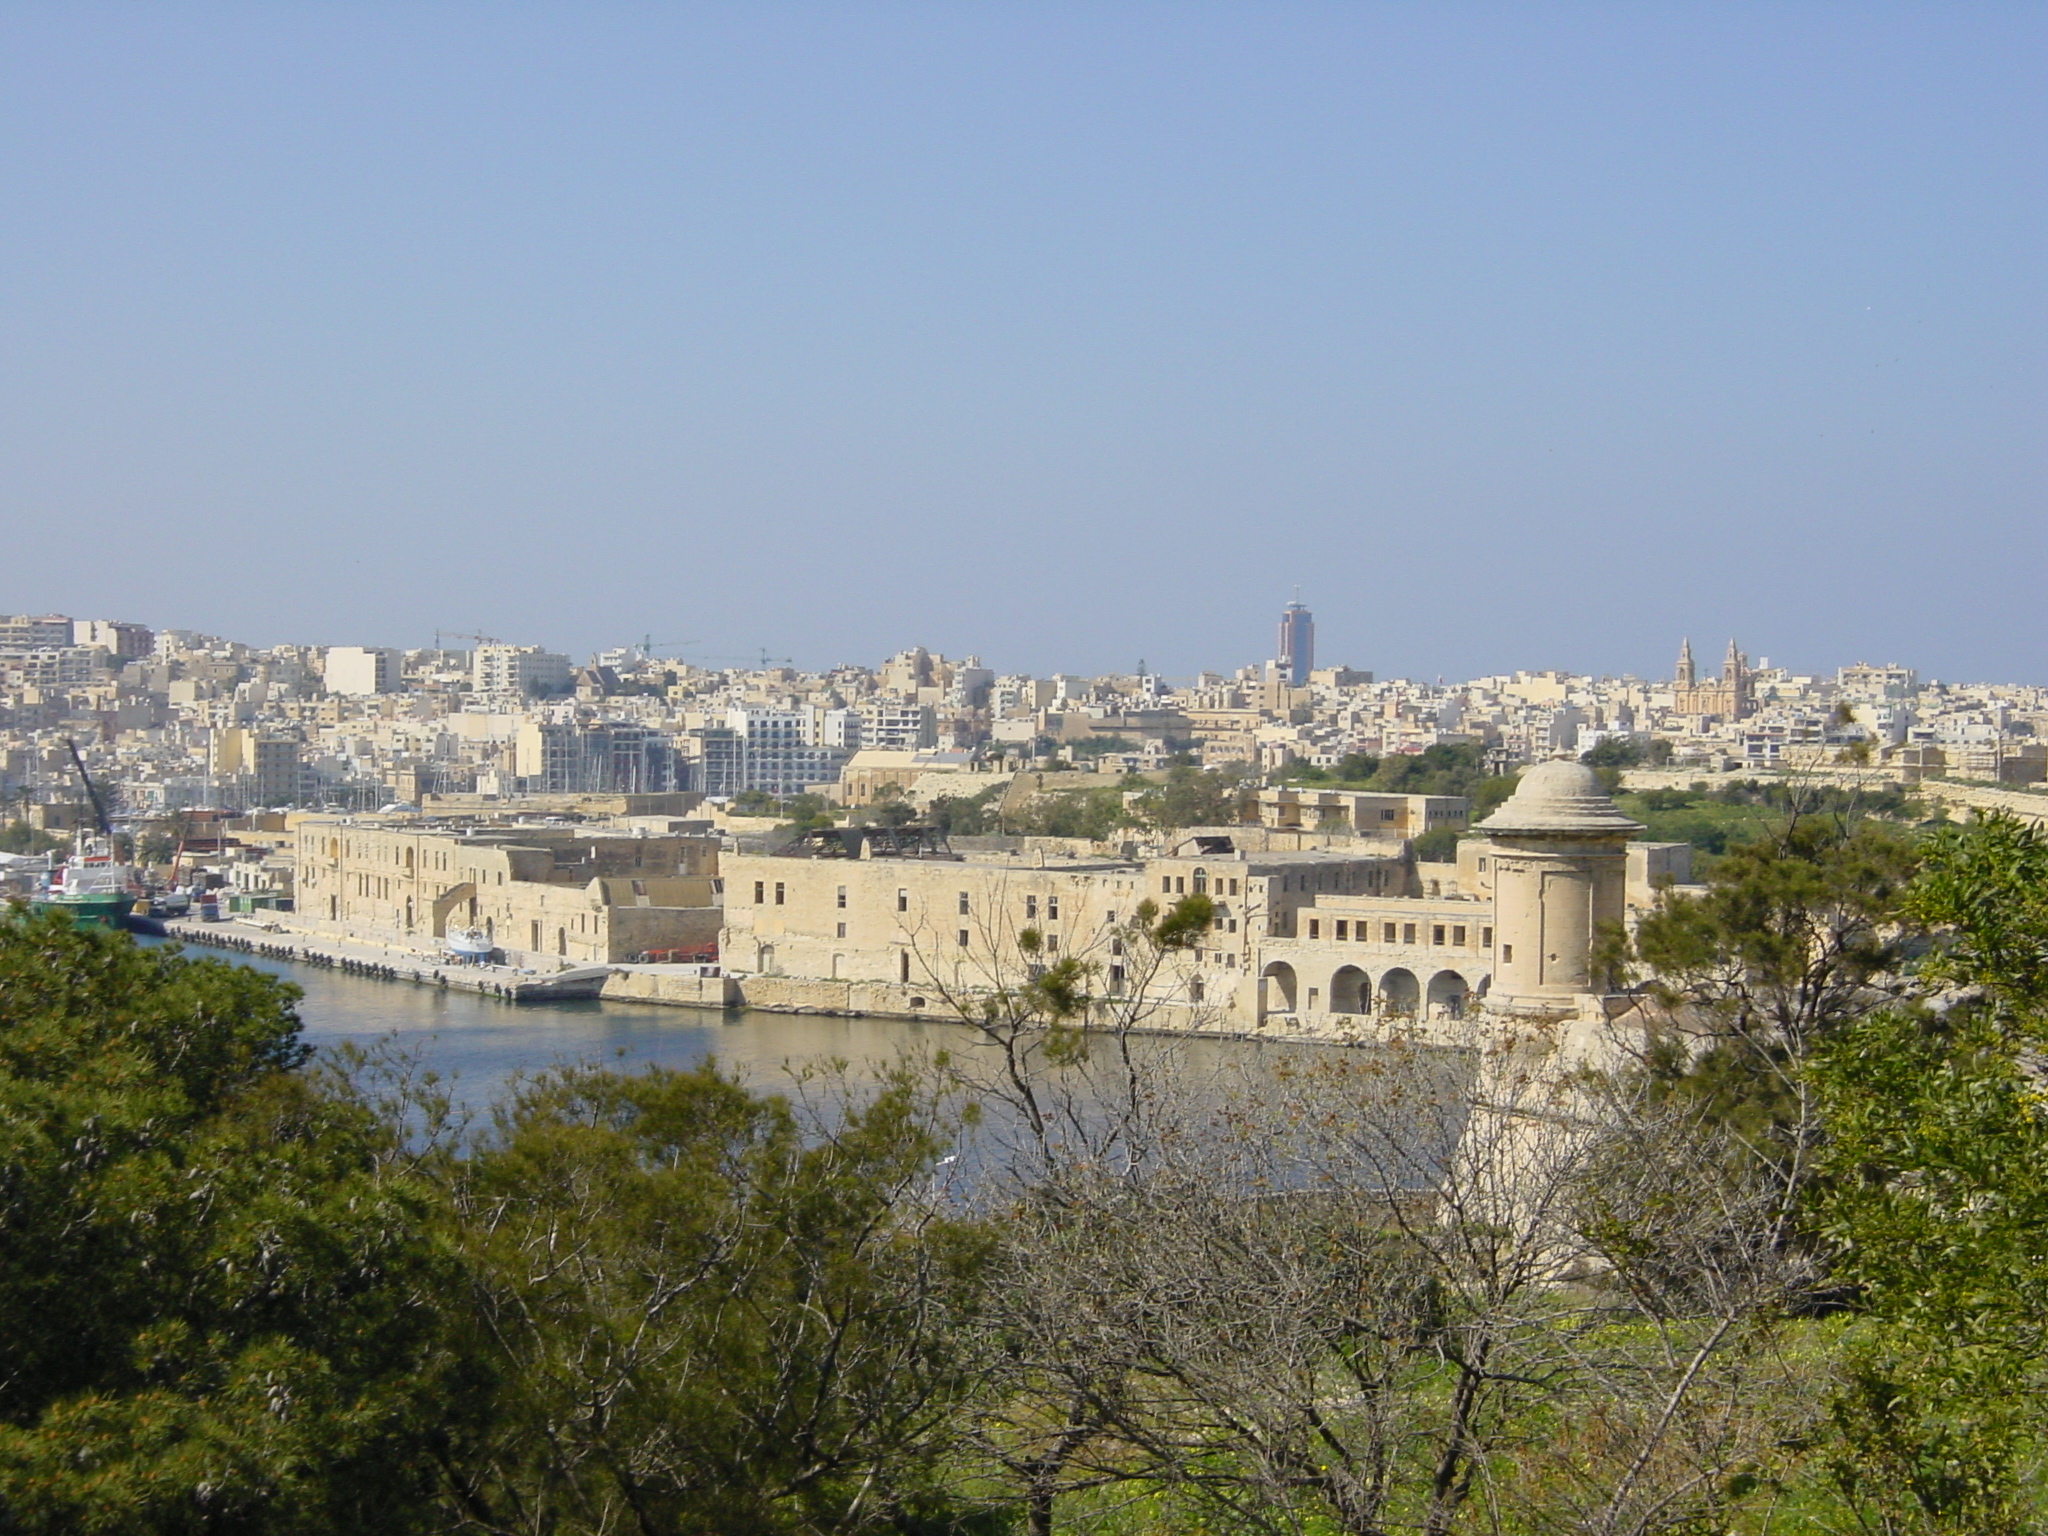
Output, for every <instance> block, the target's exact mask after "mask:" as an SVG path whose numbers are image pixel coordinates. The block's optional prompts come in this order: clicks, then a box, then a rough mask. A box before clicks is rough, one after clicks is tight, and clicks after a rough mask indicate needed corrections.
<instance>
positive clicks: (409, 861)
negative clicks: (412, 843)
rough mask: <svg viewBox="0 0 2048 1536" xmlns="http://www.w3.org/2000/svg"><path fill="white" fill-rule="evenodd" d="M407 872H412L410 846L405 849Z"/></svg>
mask: <svg viewBox="0 0 2048 1536" xmlns="http://www.w3.org/2000/svg"><path fill="white" fill-rule="evenodd" d="M405 872H406V873H407V874H408V875H409V874H411V873H412V850H411V849H410V848H408V849H406V850H405Z"/></svg>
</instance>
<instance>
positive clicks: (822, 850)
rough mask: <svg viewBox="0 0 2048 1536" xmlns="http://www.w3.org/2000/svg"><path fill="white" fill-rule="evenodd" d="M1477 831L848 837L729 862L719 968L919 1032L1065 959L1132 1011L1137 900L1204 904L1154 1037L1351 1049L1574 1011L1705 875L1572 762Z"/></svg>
mask: <svg viewBox="0 0 2048 1536" xmlns="http://www.w3.org/2000/svg"><path fill="white" fill-rule="evenodd" d="M1379 798H1385V799H1389V800H1396V799H1407V798H1410V797H1395V796H1387V797H1379ZM1414 798H1416V799H1418V800H1420V799H1424V798H1427V797H1414ZM1416 819H1418V820H1421V819H1423V818H1422V817H1420V816H1418V817H1417V818H1416ZM1478 830H1479V831H1481V832H1483V833H1484V834H1485V837H1484V838H1483V839H1479V838H1473V839H1468V840H1466V841H1464V842H1463V843H1461V845H1460V848H1459V856H1458V859H1457V862H1456V863H1454V864H1450V863H1446V864H1432V863H1418V862H1417V861H1416V859H1415V857H1414V853H1413V849H1412V845H1411V844H1410V843H1409V842H1408V841H1407V840H1406V839H1390V840H1387V841H1385V842H1380V843H1378V844H1377V845H1375V844H1374V843H1372V842H1357V843H1354V844H1352V845H1351V846H1349V847H1345V848H1319V849H1303V850H1299V851H1272V850H1270V849H1265V850H1262V849H1260V848H1255V847H1251V846H1247V845H1248V844H1251V843H1255V842H1261V841H1264V840H1265V839H1263V838H1261V837H1260V836H1259V835H1258V834H1257V833H1255V832H1248V831H1244V830H1240V831H1238V832H1235V833H1233V832H1232V831H1231V830H1230V829H1221V828H1219V829H1217V830H1216V831H1214V832H1210V833H1202V834H1195V835H1191V836H1189V837H1188V838H1187V839H1186V840H1185V841H1184V842H1183V843H1181V844H1180V845H1179V846H1177V847H1175V848H1173V849H1171V850H1170V851H1168V852H1166V853H1164V854H1161V855H1158V856H1153V857H1146V858H1133V859H1113V858H1063V857H1057V856H1054V855H1051V854H1046V853H1041V852H1038V851H1036V850H1033V849H1031V848H1029V847H1020V848H1018V849H1016V850H1014V851H1008V852H1003V853H998V854H981V853H977V854H970V855H962V854H958V853H955V852H953V851H952V850H951V849H950V848H948V847H947V846H946V845H945V844H944V843H943V842H942V841H940V840H938V839H937V838H935V837H934V836H932V835H931V834H929V833H917V832H915V831H914V830H912V831H906V832H902V833H890V832H883V831H879V830H877V829H864V828H849V829H842V830H839V831H835V832H833V833H830V834H824V835H820V836H818V837H814V838H810V839H807V840H805V841H803V842H801V843H799V844H797V845H794V846H793V847H791V848H789V849H786V850H784V851H783V852H781V853H778V854H760V855H734V856H729V857H728V859H727V861H726V866H725V867H726V874H727V881H726V914H725V919H726V920H725V929H724V933H723V936H722V941H721V942H722V955H723V959H724V961H725V964H726V966H727V967H728V969H730V970H732V971H734V972H735V973H737V974H738V975H739V976H740V987H741V992H742V995H743V996H744V998H745V1001H746V1002H747V1003H748V1004H749V1005H751V1006H756V1007H770V1008H773V1007H791V1008H798V1007H801V1008H819V1009H830V1010H835V1011H844V1012H869V1013H908V1014H916V1013H920V1012H927V1011H930V1010H932V1009H934V1008H935V1007H937V1006H939V1003H940V994H945V993H953V994H962V993H967V994H971V993H972V992H974V991H975V990H976V989H977V988H983V987H988V986H993V985H1014V984H1015V982H1016V980H1017V979H1018V978H1020V977H1022V976H1024V975H1026V974H1028V973H1029V969H1030V967H1031V966H1032V965H1034V964H1042V963H1045V962H1046V961H1048V960H1050V959H1052V958H1056V957H1060V956H1077V957H1080V958H1082V959H1084V960H1085V961H1087V962H1089V963H1090V964H1091V965H1092V966H1093V967H1094V968H1095V971H1096V976H1097V980H1096V986H1097V988H1098V989H1099V990H1102V991H1106V992H1108V993H1109V994H1110V995H1116V994H1117V992H1118V990H1119V988H1121V987H1122V986H1124V985H1125V984H1126V983H1127V978H1126V976H1125V974H1124V970H1123V965H1122V961H1123V958H1124V957H1123V955H1122V953H1121V950H1120V947H1119V944H1120V940H1119V935H1118V933H1117V928H1118V925H1119V923H1121V922H1128V920H1129V919H1130V917H1131V915H1132V913H1133V912H1134V911H1135V909H1136V907H1137V904H1138V903H1139V902H1141V901H1144V900H1148V899H1149V900H1152V901H1155V902H1157V903H1159V904H1160V905H1162V906H1164V905H1167V904H1170V903H1172V902H1174V901H1176V900H1178V899H1180V898H1181V897H1184V896H1190V895H1204V896H1207V897H1209V899H1210V900H1211V901H1212V902H1213V903H1214V913H1213V917H1212V920H1211V922H1212V926H1211V929H1210V931H1209V933H1208V934H1207V935H1206V936H1205V937H1204V939H1203V940H1202V941H1201V942H1200V943H1198V944H1196V945H1194V946H1193V947H1191V948H1190V949H1189V951H1188V952H1187V953H1186V954H1184V955H1182V956H1178V957H1176V958H1175V959H1174V960H1173V961H1172V962H1171V963H1170V964H1168V965H1167V966H1165V967H1164V968H1163V969H1162V970H1161V971H1160V973H1159V974H1158V976H1157V977H1156V978H1155V982H1154V985H1155V989H1156V991H1157V993H1158V996H1157V998H1156V1002H1157V1003H1158V1005H1159V1006H1158V1009H1157V1014H1156V1018H1155V1022H1157V1023H1159V1024H1161V1025H1166V1026H1170V1025H1174V1024H1179V1025H1183V1026H1190V1027H1201V1028H1220V1029H1228V1030H1258V1029H1274V1030H1278V1031H1282V1032H1285V1033H1289V1034H1305V1035H1327V1034H1342V1033H1346V1032H1350V1031H1354V1030H1356V1029H1358V1028H1361V1027H1363V1026H1364V1024H1365V1020H1366V1016H1371V1015H1377V1016H1380V1017H1382V1018H1386V1017H1394V1018H1421V1017H1438V1018H1442V1017H1455V1016H1457V1015H1459V1014H1461V1013H1463V1012H1465V1011H1466V1010H1468V1009H1469V1008H1470V1007H1471V1006H1472V1005H1473V1003H1474V1002H1475V1000H1477V999H1481V998H1484V999H1487V1000H1488V1001H1489V1003H1491V1004H1493V1005H1495V1006H1497V1007H1500V1008H1504V1009H1507V1010H1511V1011H1514V1012H1517V1013H1521V1014H1535V1015H1546V1014H1552V1013H1570V1012H1572V1011H1573V1010H1574V1009H1576V1008H1577V1007H1578V1006H1579V1004H1580V1000H1582V999H1583V998H1585V997H1587V996H1590V995H1593V994H1597V993H1598V992H1600V991H1601V990H1602V987H1603V981H1602V978H1601V977H1599V976H1598V975H1597V974H1596V966H1595V955H1596V950H1597V945H1598V940H1599V935H1600V933H1601V932H1602V931H1603V929H1604V928H1605V927H1607V926H1608V925H1619V924H1621V923H1622V922H1623V921H1624V920H1625V918H1626V915H1627V912H1628V910H1629V909H1630V908H1631V907H1637V908H1640V907H1642V906H1645V905H1647V904H1648V903H1649V902H1651V901H1653V900H1654V899H1655V891H1656V890H1657V889H1658V888H1659V887H1661V886H1664V885H1668V884H1672V883H1683V882H1684V881H1685V880H1686V879H1687V877H1688V875H1689V872H1690V861H1689V857H1688V854H1689V849H1687V848H1686V846H1685V845H1683V844H1663V843H1641V842H1630V841H1629V839H1630V838H1631V836H1632V835H1633V834H1635V833H1637V832H1639V831H1640V830H1641V828H1640V827H1639V826H1638V825H1637V824H1636V823H1634V822H1632V821H1629V820H1628V819H1627V818H1626V817H1625V816H1623V815H1622V814H1621V813H1620V812H1619V811H1617V810H1616V809H1615V808H1614V805H1613V802H1612V801H1611V800H1610V799H1608V797H1607V796H1606V794H1605V793H1604V792H1603V791H1602V789H1601V788H1600V784H1599V780H1598V778H1597V777H1596V776H1595V775H1594V773H1593V771H1592V770H1591V769H1589V768H1586V767H1583V766H1582V765H1580V764H1578V763H1575V762H1563V761H1560V762H1553V763H1545V764H1542V765H1539V766H1538V767H1537V768H1535V769H1532V770H1531V771H1530V772H1529V773H1528V774H1526V775H1525V776H1524V778H1523V781H1522V783H1521V785H1520V786H1519V787H1518V789H1517V791H1516V793H1515V795H1514V796H1512V797H1511V798H1510V799H1509V800H1508V801H1507V803H1506V804H1505V805H1503V806H1502V807H1501V808H1500V810H1498V811H1497V812H1495V814H1494V815H1493V816H1492V817H1490V818H1489V819H1488V820H1487V821H1486V822H1485V823H1483V824H1482V825H1481V826H1480V828H1479V829H1478ZM1026 930H1030V931H1032V932H1033V933H1035V934H1036V935H1038V948H1037V950H1036V951H1032V950H1029V949H1027V948H1026V946H1025V944H1024V943H1023V942H1021V940H1022V936H1023V934H1024V933H1025V931H1026Z"/></svg>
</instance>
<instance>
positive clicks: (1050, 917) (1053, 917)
mask: <svg viewBox="0 0 2048 1536" xmlns="http://www.w3.org/2000/svg"><path fill="white" fill-rule="evenodd" d="M1045 920H1046V921H1047V922H1049V923H1056V922H1058V921H1059V920H1060V899H1059V897H1057V896H1048V897H1046V898H1045Z"/></svg>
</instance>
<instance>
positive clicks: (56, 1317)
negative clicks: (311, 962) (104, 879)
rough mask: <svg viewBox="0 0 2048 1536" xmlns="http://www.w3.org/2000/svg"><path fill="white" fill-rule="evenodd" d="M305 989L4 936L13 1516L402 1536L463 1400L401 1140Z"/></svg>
mask: <svg viewBox="0 0 2048 1536" xmlns="http://www.w3.org/2000/svg"><path fill="white" fill-rule="evenodd" d="M296 995H297V994H296V991H295V989H293V988H291V987H290V986H288V985H286V984H285V983H282V982H280V981H278V980H276V979H275V978H273V977H270V976H266V975H263V974H261V973H259V972H256V971H253V970H249V969H246V968H243V967H240V966H233V965H227V964H223V963H221V962H218V961H211V960H197V961H195V960H188V959H185V958H183V957H182V956H180V955H178V954H177V953H176V952H175V951H174V950H171V949H152V950H145V949H140V948H138V947H137V946H135V945H134V944H133V943H132V942H130V941H129V940H128V938H127V937H126V936H125V935H121V934H116V933H108V932H101V931H83V930H77V929H74V928H73V927H71V926H70V924H69V923H68V922H67V921H66V920H65V919H64V918H63V917H62V916H61V915H54V914H53V915H51V916H48V917H44V918H39V919H34V920H29V919H14V920H10V921H4V922H0V1511H4V1514H0V1523H4V1525H5V1527H6V1528H7V1529H9V1530H13V1531H23V1532H51V1533H55V1532H74V1531H82V1530H92V1531H103V1532H121V1533H127V1532H133V1533H137V1536H140V1533H144V1532H151V1533H154V1532H167V1531H168V1532H178V1531H193V1532H198V1531H234V1532H238V1533H239V1532H251V1533H255V1532H270V1531H278V1532H287V1531H289V1532H337V1533H339V1532H354V1531H362V1530H384V1531H405V1530H409V1529H413V1528H415V1527H416V1526H418V1525H419V1524H420V1523H421V1521H422V1520H423V1519H424V1517H425V1514H426V1511H427V1509H428V1506H429V1501H428V1500H427V1498H426V1492H427V1489H428V1488H429V1486H430V1474H431V1471H432V1464H433V1458H434V1452H435V1449H436V1447H437V1445H439V1444H440V1443H442V1442H443V1441H444V1439H445V1436H446V1433H447V1431H448V1428H449V1427H450V1426H452V1425H454V1424H457V1423H459V1422H460V1421H461V1419H462V1416H463V1414H464V1412H465V1404H466V1403H468V1402H469V1401H470V1400H471V1399H470V1397H469V1395H468V1394H467V1393H466V1391H465V1389H464V1387H463V1385H462V1381H463V1378H462V1374H461V1372H460V1369H459V1366H458V1361H457V1357H456V1356H455V1355H454V1354H453V1353H452V1352H451V1351H450V1350H449V1348H448V1344H447V1322H448V1319H447V1312H446V1309H445V1307H444V1305H443V1301H444V1298H445V1297H446V1296H447V1295H448V1294H449V1292H450V1290H451V1288H452V1285H453V1281H452V1276H453V1274H454V1266H453V1264H452V1262H451V1261H450V1259H449V1258H448V1256H447V1255H446V1253H445V1251H444V1250H443V1249H442V1248H441V1247H440V1246H439V1245H438V1244H437V1243H436V1241H435V1240H434V1238H433V1236H432V1230H433V1221H432V1202H431V1198H430V1196H429V1194H428V1192H427V1191H426V1190H425V1189H424V1188H423V1187H422V1186H420V1185H419V1184H417V1183H415V1182H414V1181H412V1180H410V1179H409V1178H406V1177H403V1176H400V1175H399V1174H396V1173H394V1172H393V1171H392V1166H393V1165H392V1164H391V1162H390V1159H389V1154H390V1152H391V1150H392V1145H393V1141H392V1136H391V1134H390V1132H389V1131H388V1130H387V1128H386V1127H385V1126H384V1125H382V1124H381V1123H380V1122H379V1121H378V1120H377V1119H376V1118H375V1117H374V1116H372V1115H371V1114H370V1113H368V1112H367V1111H366V1110H364V1109H363V1108H362V1107H360V1106H359V1105H356V1104H353V1103H351V1102H349V1101H348V1100H347V1099H346V1098H344V1097H340V1096H337V1095H332V1094H325V1093H322V1092H320V1091H319V1090H318V1088H317V1086H316V1085H315V1084H314V1083H312V1082H310V1081H309V1080H308V1079H307V1078H306V1077H305V1076H304V1075H303V1074H302V1073H301V1072H299V1071H297V1070H295V1069H297V1068H298V1067H299V1066H300V1065H301V1063H302V1062H303V1061H304V1059H305V1055H306V1052H305V1048H304V1047H303V1046H302V1045H301V1044H300V1043H299V1040H298V1020H297V1018H296V1017H295V1015H294V1013H293V1007H292V1005H293V1002H294V999H295V998H296Z"/></svg>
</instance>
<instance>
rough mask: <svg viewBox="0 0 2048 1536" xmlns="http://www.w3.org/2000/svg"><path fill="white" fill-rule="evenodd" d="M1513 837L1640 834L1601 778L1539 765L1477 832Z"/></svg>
mask: <svg viewBox="0 0 2048 1536" xmlns="http://www.w3.org/2000/svg"><path fill="white" fill-rule="evenodd" d="M1475 830H1477V831H1480V832H1499V833H1505V834H1507V835H1509V836H1513V835H1515V834H1517V833H1536V834H1545V833H1605V834H1607V835H1608V836H1619V837H1628V836H1631V835H1632V834H1634V833H1637V832H1640V831H1642V830H1643V824H1642V823H1641V822H1639V821H1631V820H1630V819H1629V818H1628V817H1626V816H1624V815H1623V814H1622V813H1621V812H1620V811H1619V810H1618V809H1616V807H1615V804H1614V801H1613V800H1611V799H1610V798H1608V794H1607V791H1606V790H1604V789H1602V788H1601V787H1600V776H1599V775H1598V774H1596V773H1595V772H1593V770H1592V769H1591V768H1588V767H1587V766H1586V765H1585V764H1584V763H1575V762H1571V761H1569V760H1567V759H1563V758H1560V759H1557V760H1555V761H1552V762H1547V763H1538V764H1537V765H1536V766H1535V767H1533V768H1531V769H1529V770H1528V771H1527V772H1526V773H1524V774H1523V775H1522V778H1521V782H1520V783H1518V784H1516V785H1515V792H1514V793H1513V794H1512V795H1510V796H1508V798H1507V801H1506V803H1505V804H1503V805H1502V806H1501V808H1500V809H1499V810H1497V811H1495V812H1494V813H1493V814H1492V815H1491V816H1489V817H1487V818H1486V820H1484V821H1482V822H1480V823H1479V825H1478V827H1477V828H1476V829H1475Z"/></svg>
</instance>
